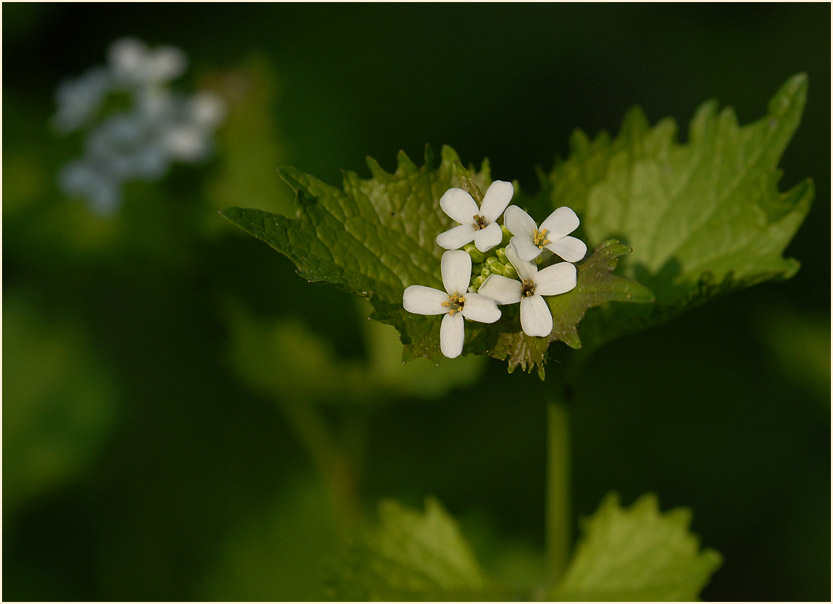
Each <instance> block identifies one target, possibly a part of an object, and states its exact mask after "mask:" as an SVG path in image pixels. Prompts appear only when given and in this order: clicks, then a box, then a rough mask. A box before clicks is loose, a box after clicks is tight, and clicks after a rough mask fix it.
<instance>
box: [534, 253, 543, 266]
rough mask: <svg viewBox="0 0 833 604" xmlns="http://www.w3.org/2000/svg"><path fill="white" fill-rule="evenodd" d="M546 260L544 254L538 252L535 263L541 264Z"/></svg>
mask: <svg viewBox="0 0 833 604" xmlns="http://www.w3.org/2000/svg"><path fill="white" fill-rule="evenodd" d="M543 261H544V254H538V255H537V256H535V264H537V265H538V266H541V263H542V262H543Z"/></svg>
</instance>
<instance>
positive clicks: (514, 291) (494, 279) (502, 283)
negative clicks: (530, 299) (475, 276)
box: [466, 275, 521, 304]
mask: <svg viewBox="0 0 833 604" xmlns="http://www.w3.org/2000/svg"><path fill="white" fill-rule="evenodd" d="M477 293H478V294H480V295H481V296H486V297H487V298H491V299H492V300H494V301H495V302H497V303H498V304H517V303H518V302H520V301H521V282H520V281H516V280H515V279H509V278H508V277H504V276H502V275H490V276H489V278H488V279H486V281H485V282H484V283H483V285H481V286H480V289H478V290H477ZM466 300H468V298H466Z"/></svg>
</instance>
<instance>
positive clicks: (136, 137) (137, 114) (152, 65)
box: [53, 38, 225, 214]
mask: <svg viewBox="0 0 833 604" xmlns="http://www.w3.org/2000/svg"><path fill="white" fill-rule="evenodd" d="M186 65H187V60H186V57H185V55H184V54H183V53H182V51H180V50H178V49H176V48H173V47H168V46H161V47H159V48H156V49H153V50H151V49H149V48H148V47H147V46H145V44H144V43H142V42H140V41H139V40H135V39H132V38H123V39H120V40H117V41H116V42H114V43H113V44H112V45H111V46H110V48H109V51H108V65H107V67H95V68H92V69H90V70H88V71H87V72H86V73H84V74H83V75H81V76H80V77H79V78H77V79H75V80H71V81H67V82H64V83H62V84H61V85H60V86H59V87H58V91H57V94H56V100H57V104H58V110H57V112H56V114H55V115H54V117H53V125H54V127H55V129H56V130H57V131H58V132H60V133H63V134H66V133H70V132H74V131H77V130H82V129H83V130H87V131H88V134H87V138H86V140H85V152H86V153H85V155H84V157H83V158H81V159H79V160H76V161H73V162H71V163H69V164H68V165H66V166H64V168H63V169H62V171H61V173H60V176H59V184H60V186H61V189H62V190H63V191H64V192H65V193H66V194H67V195H70V196H74V197H81V198H84V199H86V200H87V202H88V204H89V206H90V208H91V209H92V210H93V211H94V212H96V213H100V214H109V213H112V212H114V211H115V210H116V209H118V207H119V205H120V203H121V192H120V189H121V185H122V183H123V182H126V181H130V180H148V181H154V180H158V179H160V178H161V177H162V176H164V174H165V172H166V171H167V169H168V166H169V165H170V163H171V162H174V161H178V162H184V163H193V162H196V161H199V160H201V159H204V158H205V157H207V156H208V154H209V153H210V151H211V136H212V134H213V132H214V130H215V129H216V128H217V127H218V126H219V125H220V123H221V122H222V121H223V119H224V117H225V104H224V103H223V101H222V99H221V98H220V97H219V96H217V95H215V94H213V93H210V92H199V93H197V94H194V95H191V96H185V95H182V94H178V93H175V92H172V91H171V90H170V89H169V88H168V84H169V83H170V82H171V81H172V80H174V79H176V78H178V77H179V76H181V75H182V74H183V73H184V71H185V67H186Z"/></svg>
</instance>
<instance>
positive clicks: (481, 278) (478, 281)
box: [471, 275, 486, 291]
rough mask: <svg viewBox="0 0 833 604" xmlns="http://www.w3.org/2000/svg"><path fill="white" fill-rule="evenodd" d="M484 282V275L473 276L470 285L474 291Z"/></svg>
mask: <svg viewBox="0 0 833 604" xmlns="http://www.w3.org/2000/svg"><path fill="white" fill-rule="evenodd" d="M485 282H486V277H484V276H483V275H478V276H477V277H475V278H474V280H473V281H472V282H471V284H472V287H474V291H477V290H478V289H480V286H481V285H483V284H484V283H485Z"/></svg>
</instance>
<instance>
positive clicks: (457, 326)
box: [402, 250, 500, 359]
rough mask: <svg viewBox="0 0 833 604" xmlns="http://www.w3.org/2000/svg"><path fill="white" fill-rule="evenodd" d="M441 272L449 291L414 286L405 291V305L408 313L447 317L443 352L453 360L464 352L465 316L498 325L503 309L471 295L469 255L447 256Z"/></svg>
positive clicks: (491, 302) (442, 326)
mask: <svg viewBox="0 0 833 604" xmlns="http://www.w3.org/2000/svg"><path fill="white" fill-rule="evenodd" d="M440 270H441V271H442V276H443V285H444V286H445V290H446V291H445V292H442V291H440V290H438V289H434V288H433V287H425V286H424V285H411V286H410V287H408V288H407V289H405V293H404V294H403V296H402V305H403V306H404V307H405V310H407V311H408V312H412V313H416V314H418V315H442V314H445V316H444V317H443V321H442V324H441V325H440V350H442V353H443V354H444V355H445V356H447V357H448V358H450V359H453V358H455V357H458V356H460V353H461V352H463V339H464V336H465V333H464V326H463V317H465V318H466V319H469V320H471V321H477V322H479V323H494V322H495V321H497V320H498V319H499V318H500V310H498V307H497V305H496V304H495V302H494V300H492V299H490V298H487V297H486V296H481V295H479V294H473V293H468V292H467V289H468V286H469V279H470V278H471V256H469V255H468V254H467V253H466V252H464V251H462V250H456V251H453V252H446V253H444V254H443V258H442V264H441V267H440Z"/></svg>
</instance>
